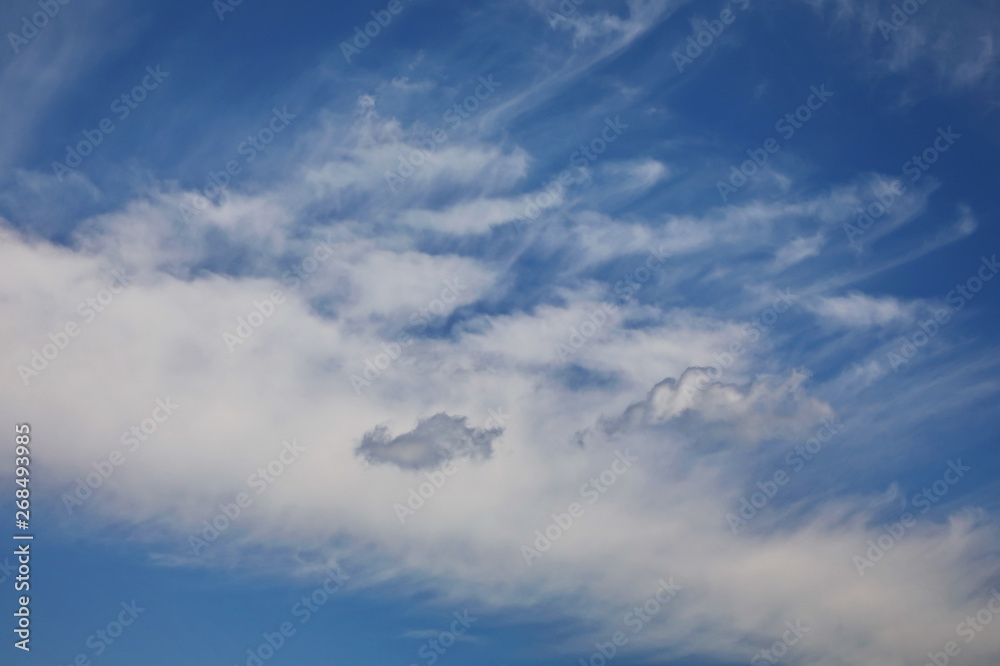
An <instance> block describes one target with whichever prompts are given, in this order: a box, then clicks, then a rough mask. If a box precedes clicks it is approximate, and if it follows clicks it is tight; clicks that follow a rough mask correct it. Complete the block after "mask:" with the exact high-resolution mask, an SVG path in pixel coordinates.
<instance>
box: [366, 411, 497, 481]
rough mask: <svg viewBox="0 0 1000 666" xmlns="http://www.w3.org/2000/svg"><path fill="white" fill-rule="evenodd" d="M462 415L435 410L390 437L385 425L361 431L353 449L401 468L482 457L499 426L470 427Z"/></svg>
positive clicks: (489, 452)
mask: <svg viewBox="0 0 1000 666" xmlns="http://www.w3.org/2000/svg"><path fill="white" fill-rule="evenodd" d="M467 421H468V419H466V417H464V416H449V415H448V414H445V413H443V412H442V413H440V414H435V415H434V416H432V417H430V418H429V419H423V420H421V421H420V422H419V423H417V427H416V428H414V429H413V430H411V431H410V432H407V433H404V434H402V435H399V436H398V437H392V436H391V435H390V434H389V429H388V428H387V427H386V426H378V427H376V428H375V429H374V430H372V431H371V432H368V433H366V434H365V436H364V437H363V438H362V440H361V444H360V446H358V448H357V449H356V452H357V453H358V454H360V455H363V456H364V457H365V459H366V460H367V461H368V462H370V463H372V464H375V465H380V464H384V463H391V464H393V465H396V466H397V467H400V468H402V469H414V470H416V469H432V468H434V467H437V466H439V465H441V464H443V463H445V462H447V461H449V460H452V459H454V458H457V457H460V456H467V457H469V458H471V459H473V460H485V459H487V458H490V457H491V456H492V455H493V441H494V440H495V439H496V438H497V437H499V436H500V435H502V434H503V428H490V429H486V428H470V427H469V426H468V425H467Z"/></svg>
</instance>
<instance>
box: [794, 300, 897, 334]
mask: <svg viewBox="0 0 1000 666" xmlns="http://www.w3.org/2000/svg"><path fill="white" fill-rule="evenodd" d="M809 307H810V309H811V310H812V311H813V312H815V313H816V314H818V315H819V316H820V317H822V318H823V319H824V320H826V321H828V322H832V323H834V324H836V325H839V326H846V327H848V328H873V327H876V326H886V325H888V324H892V323H896V322H902V323H907V322H909V321H911V320H912V319H913V317H914V316H915V308H914V306H913V305H908V304H905V303H902V302H900V301H899V300H898V299H895V298H891V297H886V298H876V297H874V296H868V295H867V294H860V293H855V294H850V295H849V296H835V297H831V298H820V299H818V300H817V301H816V302H815V303H813V304H812V305H810V306H809Z"/></svg>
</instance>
